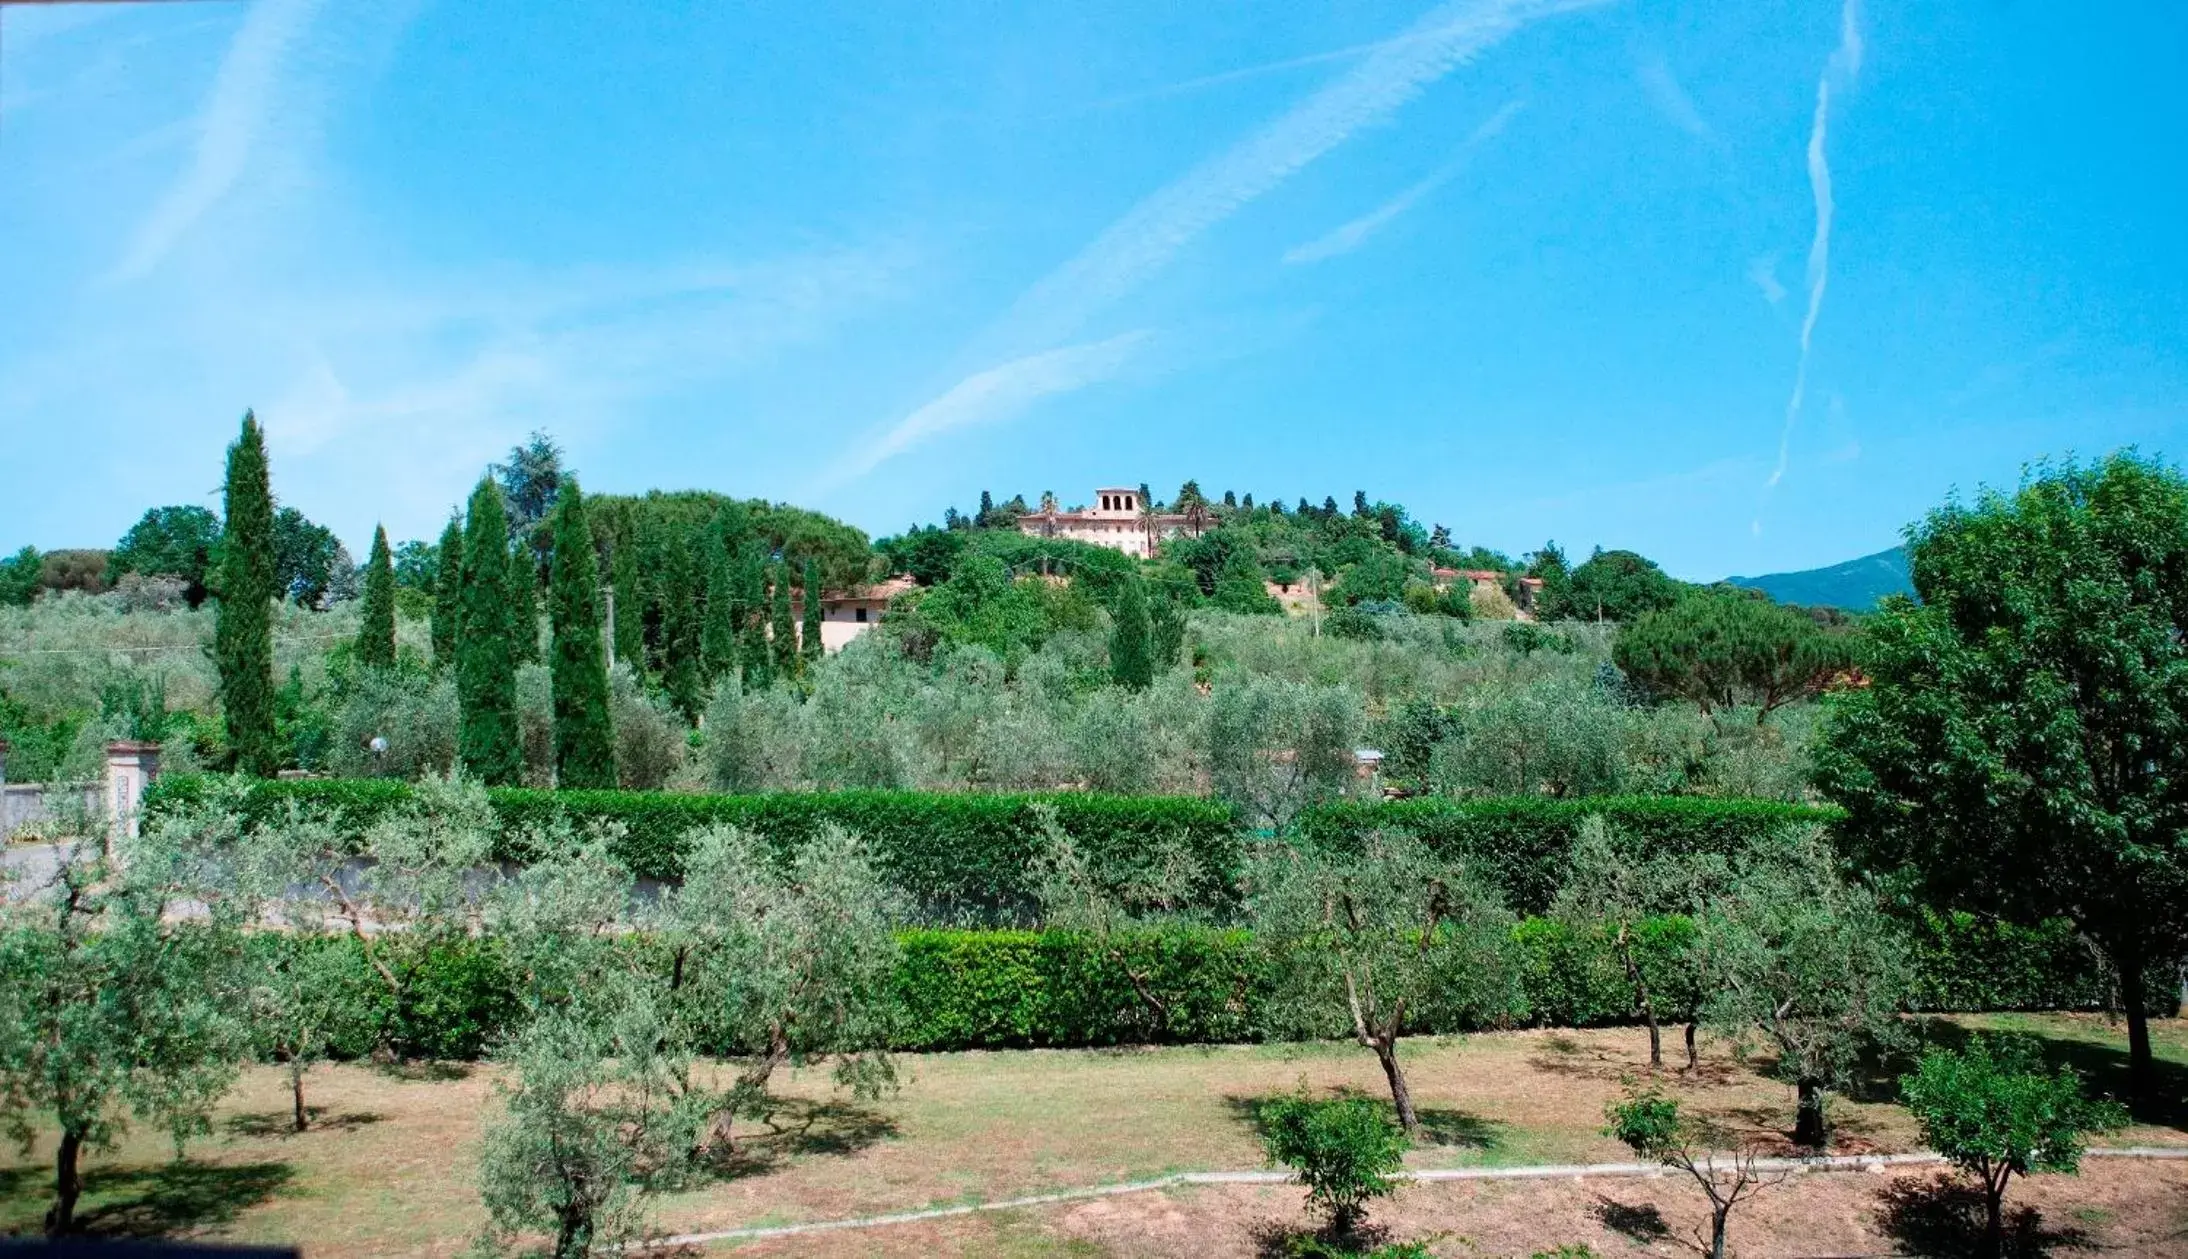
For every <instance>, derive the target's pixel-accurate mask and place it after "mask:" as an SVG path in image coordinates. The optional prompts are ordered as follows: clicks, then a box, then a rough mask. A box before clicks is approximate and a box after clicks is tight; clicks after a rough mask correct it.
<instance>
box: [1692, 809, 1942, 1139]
mask: <svg viewBox="0 0 2188 1259" xmlns="http://www.w3.org/2000/svg"><path fill="white" fill-rule="evenodd" d="M1694 918H1695V922H1696V925H1697V928H1698V929H1699V933H1700V942H1699V947H1700V949H1701V950H1702V957H1703V964H1704V966H1705V967H1706V974H1707V976H1708V982H1707V984H1706V985H1705V987H1704V991H1706V992H1709V993H1711V994H1712V995H1711V996H1710V997H1709V999H1708V1003H1707V1005H1706V1006H1705V1007H1704V1010H1703V1022H1704V1023H1705V1024H1707V1025H1709V1026H1711V1027H1714V1028H1716V1029H1717V1030H1719V1031H1720V1032H1722V1033H1723V1034H1725V1035H1726V1036H1728V1037H1731V1038H1732V1039H1733V1040H1734V1042H1735V1044H1736V1045H1739V1046H1741V1047H1743V1048H1744V1047H1745V1046H1746V1045H1747V1044H1749V1043H1750V1041H1751V1040H1752V1039H1753V1038H1755V1037H1757V1036H1760V1037H1761V1038H1762V1040H1763V1041H1764V1042H1765V1043H1766V1044H1767V1045H1768V1046H1769V1048H1770V1049H1771V1051H1772V1052H1773V1053H1774V1054H1775V1055H1776V1056H1775V1059H1774V1061H1773V1063H1772V1065H1771V1072H1772V1074H1774V1075H1776V1076H1777V1077H1778V1078H1779V1079H1781V1080H1783V1081H1785V1082H1786V1083H1788V1084H1791V1085H1793V1086H1794V1088H1795V1090H1796V1092H1797V1094H1798V1099H1799V1103H1798V1110H1797V1115H1796V1118H1795V1121H1794V1126H1793V1142H1794V1144H1796V1145H1802V1146H1808V1147H1810V1148H1821V1147H1822V1145H1823V1144H1824V1140H1825V1137H1826V1131H1825V1118H1824V1094H1825V1093H1826V1092H1827V1091H1830V1090H1835V1089H1843V1088H1845V1087H1846V1086H1847V1085H1848V1084H1850V1083H1852V1082H1853V1079H1854V1071H1855V1068H1856V1066H1857V1064H1858V1062H1859V1060H1860V1057H1861V1055H1862V1053H1863V1052H1864V1051H1866V1050H1869V1049H1871V1048H1873V1047H1875V1046H1878V1045H1889V1044H1891V1043H1892V1042H1894V1041H1895V1040H1897V1039H1898V1038H1899V1036H1900V1034H1901V1033H1900V1025H1899V1019H1898V1016H1899V1011H1900V1005H1901V1001H1902V1000H1903V997H1904V994H1905V992H1906V989H1907V969H1906V951H1905V946H1904V944H1903V943H1902V940H1901V936H1900V932H1899V929H1898V926H1897V924H1896V923H1894V922H1893V921H1892V919H1891V918H1890V917H1889V916H1888V915H1887V914H1886V913H1885V912H1884V910H1883V908H1882V907H1881V906H1880V905H1879V904H1878V903H1877V899H1876V896H1875V894H1874V893H1873V892H1872V891H1871V890H1870V889H1869V888H1867V887H1865V886H1863V885H1862V884H1859V883H1855V882H1851V881H1849V880H1847V879H1845V878H1843V877H1842V876H1841V875H1840V873H1839V870H1838V866H1837V860H1836V857H1835V855H1834V854H1833V853H1832V851H1831V850H1830V847H1829V844H1828V842H1827V840H1826V837H1825V836H1824V834H1823V833H1822V831H1821V829H1820V828H1816V827H1789V828H1786V829H1785V830H1783V831H1781V832H1778V833H1774V834H1769V835H1764V836H1760V837H1758V838H1757V839H1756V840H1754V841H1753V842H1752V843H1750V844H1749V846H1748V847H1747V848H1746V849H1745V850H1743V851H1742V852H1741V853H1739V854H1738V855H1737V856H1736V857H1735V858H1734V861H1733V864H1732V866H1731V868H1730V870H1729V872H1728V874H1727V877H1726V878H1725V879H1724V881H1723V886H1722V888H1721V890H1720V891H1719V892H1718V894H1716V895H1714V896H1705V897H1702V898H1699V900H1698V903H1697V905H1696V906H1695V910H1694Z"/></svg>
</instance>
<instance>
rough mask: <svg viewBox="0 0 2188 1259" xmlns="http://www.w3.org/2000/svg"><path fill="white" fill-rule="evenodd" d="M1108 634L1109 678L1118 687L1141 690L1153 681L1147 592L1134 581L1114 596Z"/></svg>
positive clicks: (1153, 672)
mask: <svg viewBox="0 0 2188 1259" xmlns="http://www.w3.org/2000/svg"><path fill="white" fill-rule="evenodd" d="M1111 620H1112V622H1113V624H1112V625H1111V627H1110V631H1109V677H1110V680H1112V681H1114V682H1115V683H1116V684H1117V685H1119V686H1125V687H1130V688H1131V689H1133V690H1135V691H1140V690H1145V689H1146V688H1147V687H1148V685H1149V684H1150V683H1152V682H1153V681H1154V680H1155V657H1154V652H1153V649H1152V648H1151V646H1150V645H1149V643H1148V636H1149V633H1150V626H1149V624H1148V617H1147V591H1146V590H1145V589H1144V588H1143V587H1142V586H1141V583H1140V580H1139V578H1137V577H1134V578H1131V579H1129V580H1127V581H1126V582H1125V583H1124V588H1123V589H1122V590H1120V591H1118V592H1117V607H1116V611H1115V612H1114V614H1113V615H1112V617H1111Z"/></svg>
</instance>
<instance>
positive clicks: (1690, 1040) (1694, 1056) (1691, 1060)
mask: <svg viewBox="0 0 2188 1259" xmlns="http://www.w3.org/2000/svg"><path fill="white" fill-rule="evenodd" d="M1700 1026H1701V1024H1700V1023H1699V1022H1697V1021H1695V1020H1692V1019H1689V1020H1688V1021H1687V1070H1689V1071H1692V1070H1694V1069H1695V1068H1697V1067H1699V1066H1701V1065H1702V1056H1701V1055H1700V1054H1698V1053H1696V1052H1694V1033H1695V1030H1696V1029H1697V1028H1699V1027H1700Z"/></svg>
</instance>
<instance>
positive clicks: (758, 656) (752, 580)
mask: <svg viewBox="0 0 2188 1259" xmlns="http://www.w3.org/2000/svg"><path fill="white" fill-rule="evenodd" d="M737 585H738V588H739V589H740V590H741V591H742V593H741V594H740V595H739V601H740V603H741V604H742V606H743V607H744V609H745V611H744V622H743V624H742V625H741V626H740V627H739V630H738V634H737V664H738V666H739V667H740V668H742V669H743V670H744V686H745V689H746V690H748V691H759V690H765V689H766V688H767V687H768V686H770V685H772V684H773V683H774V681H775V664H774V660H773V659H772V657H770V656H769V654H768V650H767V561H766V559H765V557H764V556H763V555H762V554H761V552H760V548H759V547H758V546H756V545H754V546H748V547H746V548H745V555H744V561H743V562H742V563H740V564H739V565H738V566H737Z"/></svg>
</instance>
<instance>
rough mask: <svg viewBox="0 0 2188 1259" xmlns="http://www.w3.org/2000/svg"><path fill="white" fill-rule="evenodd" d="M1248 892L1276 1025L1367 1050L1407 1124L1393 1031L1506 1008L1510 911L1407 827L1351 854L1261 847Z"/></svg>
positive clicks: (1413, 1121)
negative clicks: (1405, 832) (1341, 1037)
mask: <svg viewBox="0 0 2188 1259" xmlns="http://www.w3.org/2000/svg"><path fill="white" fill-rule="evenodd" d="M1247 889H1248V891H1247V916H1248V919H1249V921H1250V922H1251V923H1252V925H1253V930H1254V943H1255V945H1256V946H1257V947H1258V948H1259V949H1260V951H1261V952H1262V954H1263V956H1264V958H1265V959H1266V962H1267V965H1268V967H1269V971H1268V973H1269V975H1270V979H1271V986H1272V987H1271V992H1270V996H1269V1005H1268V1009H1269V1017H1270V1020H1271V1023H1272V1024H1273V1025H1274V1027H1275V1029H1276V1030H1279V1031H1282V1032H1286V1033H1304V1034H1307V1035H1312V1036H1327V1035H1330V1034H1333V1033H1337V1032H1339V1031H1342V1032H1344V1033H1346V1034H1349V1035H1350V1036H1351V1037H1352V1038H1353V1039H1354V1040H1356V1041H1358V1042H1359V1043H1360V1045H1361V1046H1362V1047H1364V1048H1366V1049H1369V1050H1371V1051H1373V1052H1374V1054H1375V1060H1376V1061H1377V1062H1378V1063H1379V1064H1381V1066H1382V1068H1383V1075H1384V1078H1385V1079H1386V1080H1388V1081H1389V1084H1390V1096H1391V1100H1392V1102H1393V1103H1394V1104H1395V1105H1396V1108H1397V1112H1398V1122H1399V1123H1401V1124H1403V1125H1404V1126H1405V1130H1406V1133H1407V1135H1409V1136H1410V1135H1413V1134H1416V1133H1418V1132H1419V1131H1420V1127H1421V1120H1420V1116H1419V1114H1418V1113H1417V1112H1416V1111H1415V1110H1414V1107H1413V1095H1412V1093H1411V1092H1410V1091H1409V1090H1408V1088H1407V1085H1406V1078H1405V1071H1404V1069H1403V1068H1402V1067H1401V1066H1400V1065H1399V1062H1398V1043H1399V1040H1400V1038H1401V1037H1402V1036H1403V1035H1404V1034H1405V1032H1406V1030H1407V1029H1408V1028H1411V1027H1416V1026H1419V1025H1420V1024H1422V1023H1428V1022H1443V1023H1446V1024H1454V1023H1467V1022H1486V1021H1490V1020H1492V1019H1494V1018H1497V1017H1501V1016H1506V1015H1509V1014H1511V1013H1512V1012H1514V1010H1515V1009H1516V1008H1517V1007H1516V1003H1517V1002H1518V1000H1519V988H1518V983H1517V972H1516V970H1515V968H1514V967H1513V965H1512V962H1511V958H1510V942H1511V916H1510V915H1509V914H1507V913H1506V912H1505V910H1504V907H1503V906H1502V905H1501V904H1500V903H1499V902H1498V900H1497V898H1496V895H1495V894H1494V893H1493V892H1491V891H1490V890H1488V888H1487V887H1486V886H1484V885H1483V884H1482V883H1481V882H1480V881H1479V880H1477V879H1476V878H1475V877H1474V875H1473V872H1472V871H1470V870H1468V869H1466V868H1464V867H1463V866H1461V865H1460V864H1458V863H1457V862H1454V861H1450V860H1446V859H1444V858H1441V857H1439V856H1437V855H1436V854H1434V853H1431V852H1430V851H1429V850H1428V849H1427V848H1426V847H1425V846H1424V845H1423V844H1422V843H1421V842H1420V841H1419V840H1417V839H1414V838H1412V837H1411V836H1391V835H1382V834H1377V835H1372V836H1370V837H1368V839H1367V841H1366V842H1365V844H1364V845H1363V847H1362V850H1361V851H1360V852H1358V853H1354V854H1340V853H1332V852H1321V851H1311V850H1308V849H1305V848H1297V847H1288V846H1287V847H1274V846H1272V847H1270V848H1268V849H1266V850H1264V852H1263V853H1262V854H1261V855H1260V856H1258V857H1257V858H1256V860H1255V861H1254V863H1253V864H1252V866H1251V867H1250V869H1249V874H1248V880H1247Z"/></svg>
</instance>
